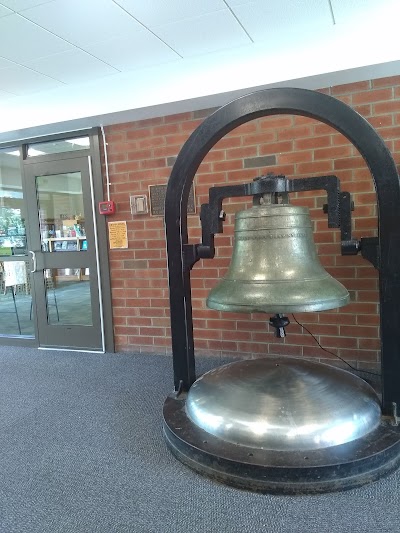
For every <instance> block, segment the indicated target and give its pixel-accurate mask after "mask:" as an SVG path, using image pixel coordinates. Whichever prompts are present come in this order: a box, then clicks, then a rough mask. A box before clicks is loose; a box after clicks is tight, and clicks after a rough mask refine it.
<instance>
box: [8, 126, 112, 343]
mask: <svg viewBox="0 0 400 533" xmlns="http://www.w3.org/2000/svg"><path fill="white" fill-rule="evenodd" d="M83 136H88V137H89V138H90V147H89V148H88V149H82V150H78V151H74V152H64V153H58V154H46V155H42V156H34V157H29V158H28V157H27V149H28V145H29V144H34V143H39V142H40V143H41V142H46V141H56V140H63V139H72V138H74V137H83ZM4 148H14V149H19V150H20V168H21V176H22V184H23V191H24V202H25V204H26V207H27V212H28V223H29V221H30V220H29V205H28V202H27V198H26V195H25V194H26V176H25V169H28V168H29V167H30V165H32V164H37V163H43V164H45V163H48V164H51V163H52V162H56V161H59V160H62V159H63V160H66V159H74V158H80V157H89V158H90V162H91V170H92V175H93V180H92V184H91V204H92V209H93V216H94V218H93V224H94V239H95V242H96V263H97V274H98V279H99V298H100V302H99V303H100V307H101V311H102V331H103V339H102V344H103V348H104V351H106V352H113V351H114V331H113V321H112V304H111V287H110V267H109V258H108V241H107V222H106V219H105V217H104V216H103V215H100V214H99V213H98V210H97V209H96V206H97V204H98V202H99V201H101V200H103V197H104V191H103V180H102V168H101V160H100V130H99V128H90V129H84V130H77V131H73V132H64V133H59V134H55V135H48V136H40V137H34V138H28V139H21V140H16V141H9V142H6V143H0V149H4ZM27 241H28V242H27V244H28V249H32V248H31V247H30V245H31V242H30V235H29V231H27ZM7 259H9V258H7ZM17 259H19V260H28V259H29V257H28V256H26V257H25V256H19V257H18V258H17V257H16V258H15V260H17ZM38 338H39V337H38V331H37V325H35V337H34V338H28V337H19V336H12V337H11V336H10V337H6V336H1V337H0V346H1V345H5V346H32V347H39V348H40V346H39V341H38ZM44 349H48V348H44ZM49 349H64V350H68V351H76V349H74V348H68V347H64V348H61V347H60V348H58V347H54V348H49ZM78 351H91V350H80V349H79V350H78ZM95 351H102V350H95Z"/></svg>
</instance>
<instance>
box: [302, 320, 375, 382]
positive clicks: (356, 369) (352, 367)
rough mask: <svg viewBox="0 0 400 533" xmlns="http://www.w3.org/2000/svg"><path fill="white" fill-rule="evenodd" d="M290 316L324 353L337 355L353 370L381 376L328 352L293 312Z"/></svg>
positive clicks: (332, 353)
mask: <svg viewBox="0 0 400 533" xmlns="http://www.w3.org/2000/svg"><path fill="white" fill-rule="evenodd" d="M292 317H293V318H294V321H295V322H296V323H297V324H298V325H299V326H300V327H301V328H303V329H304V331H307V333H308V334H309V335H311V337H312V338H313V339H314V340H315V342H316V343H317V344H318V346H319V347H320V348H321V350H323V351H324V352H326V353H329V354H331V355H334V356H335V357H337V358H338V359H340V360H341V361H343V363H345V364H346V365H347V366H348V367H350V368H351V369H352V370H354V371H355V372H365V373H366V374H372V375H373V376H378V377H381V375H380V374H377V373H376V372H370V371H369V370H361V369H359V368H356V367H354V366H353V365H351V364H350V363H348V362H347V361H346V360H345V359H343V358H342V357H340V355H338V354H337V353H334V352H330V351H329V350H327V349H326V348H324V347H323V346H321V344H320V343H319V341H318V339H317V337H316V336H315V335H314V334H313V333H311V331H310V330H309V329H307V328H306V327H305V326H303V324H301V323H300V322H299V321H298V320H297V318H296V317H295V316H294V314H293V313H292Z"/></svg>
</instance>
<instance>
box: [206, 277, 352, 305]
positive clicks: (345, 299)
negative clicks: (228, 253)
mask: <svg viewBox="0 0 400 533" xmlns="http://www.w3.org/2000/svg"><path fill="white" fill-rule="evenodd" d="M332 279H333V278H332ZM231 281H234V280H226V279H224V280H222V281H221V283H223V282H231ZM334 281H336V280H334ZM288 283H289V282H288ZM337 283H339V282H337ZM249 284H250V283H249ZM342 287H343V290H342V291H341V294H340V293H339V294H337V296H335V297H332V298H329V299H327V298H325V299H324V300H321V299H318V298H317V296H315V298H314V299H312V298H311V297H310V296H309V297H308V300H307V301H303V302H301V303H298V304H297V303H295V302H289V303H286V304H282V303H281V302H279V301H278V299H277V298H274V300H275V302H273V301H272V302H271V300H269V301H266V302H265V304H261V303H257V302H254V301H252V302H250V301H249V303H248V304H239V303H236V302H233V301H232V302H229V298H226V299H225V300H224V301H223V302H222V301H219V300H217V299H215V298H214V297H213V292H214V290H213V289H212V290H211V292H210V294H209V295H208V298H207V299H206V306H207V307H208V308H209V309H214V310H216V311H225V312H228V313H297V312H301V313H303V312H318V311H328V310H330V309H338V308H340V307H344V306H345V305H347V304H349V303H350V294H349V292H348V291H347V289H346V288H345V287H344V286H343V285H342ZM339 288H340V287H339ZM266 299H267V296H266Z"/></svg>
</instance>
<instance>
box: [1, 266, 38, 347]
mask: <svg viewBox="0 0 400 533" xmlns="http://www.w3.org/2000/svg"><path fill="white" fill-rule="evenodd" d="M32 318H33V317H32V297H31V285H30V276H29V262H27V261H11V260H8V261H7V259H5V258H3V260H2V261H0V335H6V336H8V337H9V336H19V335H24V336H29V337H33V336H34V324H33V320H32Z"/></svg>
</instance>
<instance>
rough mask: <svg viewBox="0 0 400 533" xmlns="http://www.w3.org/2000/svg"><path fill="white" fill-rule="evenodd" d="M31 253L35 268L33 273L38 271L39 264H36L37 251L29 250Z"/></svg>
mask: <svg viewBox="0 0 400 533" xmlns="http://www.w3.org/2000/svg"><path fill="white" fill-rule="evenodd" d="M29 253H30V254H32V263H33V268H32V270H31V274H33V273H34V272H36V271H37V268H36V267H37V264H36V253H35V252H32V250H29Z"/></svg>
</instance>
